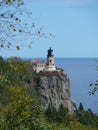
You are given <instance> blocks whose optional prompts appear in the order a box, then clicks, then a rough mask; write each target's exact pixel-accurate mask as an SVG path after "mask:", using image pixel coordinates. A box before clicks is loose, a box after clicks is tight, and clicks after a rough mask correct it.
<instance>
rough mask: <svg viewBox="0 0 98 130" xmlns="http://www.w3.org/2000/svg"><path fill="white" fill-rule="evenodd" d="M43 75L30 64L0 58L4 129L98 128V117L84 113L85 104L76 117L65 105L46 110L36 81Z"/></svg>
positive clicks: (0, 124) (0, 107) (1, 123)
mask: <svg viewBox="0 0 98 130" xmlns="http://www.w3.org/2000/svg"><path fill="white" fill-rule="evenodd" d="M46 75H47V73H46ZM39 76H43V73H39V74H35V73H33V72H32V64H31V63H30V62H29V61H22V60H21V59H20V58H19V57H11V58H9V59H7V60H4V59H3V58H2V57H0V130H82V129H84V130H97V129H98V115H95V114H94V113H93V112H92V111H91V109H88V110H84V107H83V105H82V103H80V105H79V108H78V109H77V110H76V112H75V113H74V114H70V113H69V112H68V109H67V108H66V107H65V106H64V105H63V104H61V105H60V106H59V108H58V109H55V108H54V107H52V106H50V105H49V106H48V108H47V109H46V110H45V111H44V110H42V108H41V106H40V105H39V104H40V102H39V101H40V100H39V98H38V96H37V95H36V91H35V88H34V80H33V78H34V79H35V78H36V79H38V77H39Z"/></svg>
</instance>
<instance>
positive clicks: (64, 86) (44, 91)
mask: <svg viewBox="0 0 98 130" xmlns="http://www.w3.org/2000/svg"><path fill="white" fill-rule="evenodd" d="M36 91H37V94H38V95H39V97H40V101H41V105H42V106H43V107H44V108H47V107H48V105H49V104H50V105H52V106H54V107H55V108H56V109H58V107H59V105H60V104H63V105H64V106H65V107H66V108H68V110H69V112H70V113H73V112H74V110H76V104H75V103H74V102H73V101H72V100H71V96H70V80H69V78H68V76H67V74H65V73H64V72H63V71H61V72H44V73H42V74H41V76H39V77H38V78H37V79H36Z"/></svg>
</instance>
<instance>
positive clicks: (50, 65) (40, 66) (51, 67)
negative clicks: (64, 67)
mask: <svg viewBox="0 0 98 130" xmlns="http://www.w3.org/2000/svg"><path fill="white" fill-rule="evenodd" d="M55 70H56V67H55V63H54V55H53V50H52V49H51V48H49V50H47V59H46V63H44V62H43V61H42V60H40V59H38V60H36V61H35V62H33V71H34V72H36V73H39V72H40V71H55Z"/></svg>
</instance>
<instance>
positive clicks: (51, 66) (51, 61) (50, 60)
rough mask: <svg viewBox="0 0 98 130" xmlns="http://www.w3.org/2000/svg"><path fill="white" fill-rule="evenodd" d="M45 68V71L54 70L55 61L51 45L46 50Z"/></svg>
mask: <svg viewBox="0 0 98 130" xmlns="http://www.w3.org/2000/svg"><path fill="white" fill-rule="evenodd" d="M45 70H46V71H55V70H56V67H55V63H54V55H53V50H52V49H51V47H50V48H49V50H48V51H47V62H46V67H45Z"/></svg>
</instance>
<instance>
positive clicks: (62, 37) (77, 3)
mask: <svg viewBox="0 0 98 130" xmlns="http://www.w3.org/2000/svg"><path fill="white" fill-rule="evenodd" d="M24 2H25V4H24V7H25V8H27V9H28V10H30V11H31V12H32V16H33V19H32V20H33V21H34V22H35V23H36V25H37V26H39V27H43V31H44V33H45V34H46V35H47V36H48V35H49V34H50V33H51V34H52V35H53V36H54V37H52V38H48V37H47V38H38V37H36V36H35V37H33V38H32V39H30V40H32V42H33V45H32V49H28V48H25V49H23V50H20V51H16V50H3V51H0V55H1V56H3V57H10V56H19V57H37V58H39V57H46V55H47V50H48V49H49V47H51V48H52V49H53V53H54V56H55V57H63V58H64V57H65V58H69V57H98V0H24Z"/></svg>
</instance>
